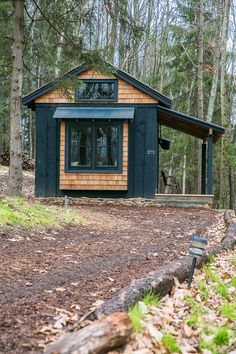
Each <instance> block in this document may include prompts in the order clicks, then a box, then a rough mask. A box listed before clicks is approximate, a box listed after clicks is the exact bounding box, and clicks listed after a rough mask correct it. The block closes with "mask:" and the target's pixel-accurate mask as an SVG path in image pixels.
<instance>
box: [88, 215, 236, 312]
mask: <svg viewBox="0 0 236 354" xmlns="http://www.w3.org/2000/svg"><path fill="white" fill-rule="evenodd" d="M224 219H225V222H226V226H227V229H226V232H225V235H224V237H223V238H222V240H221V243H220V244H219V245H217V246H214V247H211V248H209V249H208V254H207V255H206V256H205V257H203V259H202V260H201V261H200V262H198V267H200V266H201V265H202V264H203V263H206V262H207V261H208V260H209V257H210V256H211V255H216V254H219V253H221V252H223V251H226V250H230V249H232V248H234V246H235V244H236V222H235V220H232V219H231V216H230V213H229V212H225V218H224ZM191 264H192V258H191V257H190V256H185V257H183V258H182V259H181V260H179V261H176V262H172V263H170V264H169V265H168V268H167V266H162V267H159V268H158V269H157V270H155V271H152V272H150V273H148V274H147V275H146V276H145V277H143V278H140V279H135V280H133V281H132V282H131V284H130V285H129V286H126V287H125V288H123V289H122V290H120V291H119V292H118V294H116V295H115V296H114V297H112V298H111V299H109V300H107V301H106V302H104V303H103V304H102V305H101V306H99V307H98V308H97V310H96V312H95V313H94V316H95V318H98V317H99V316H100V315H101V313H102V314H104V315H109V314H111V313H114V312H127V311H128V310H129V308H130V307H131V306H134V305H135V304H136V303H137V302H138V301H139V300H141V299H142V298H143V297H144V295H145V294H147V293H148V292H149V291H153V292H155V293H157V294H158V295H159V296H160V297H163V296H165V295H166V294H168V293H169V292H170V291H171V289H172V287H173V286H174V278H177V279H178V281H179V282H184V281H185V280H187V279H188V277H189V273H190V269H191Z"/></svg>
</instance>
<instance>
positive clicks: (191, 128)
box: [157, 106, 225, 142]
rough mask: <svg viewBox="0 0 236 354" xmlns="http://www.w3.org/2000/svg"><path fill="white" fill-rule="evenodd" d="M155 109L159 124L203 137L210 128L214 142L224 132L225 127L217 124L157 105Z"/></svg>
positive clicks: (207, 133)
mask: <svg viewBox="0 0 236 354" xmlns="http://www.w3.org/2000/svg"><path fill="white" fill-rule="evenodd" d="M157 110H158V117H159V122H160V124H162V125H164V126H167V127H169V128H172V129H175V130H178V131H180V132H182V133H185V134H189V135H192V136H195V137H196V138H199V139H205V138H206V137H207V136H208V135H209V129H211V130H212V135H213V141H214V142H216V141H217V140H218V139H219V138H220V137H221V135H222V134H224V131H225V129H224V128H223V127H221V126H219V125H216V124H212V123H208V122H206V121H204V120H201V119H197V118H194V117H191V116H188V115H187V114H184V113H180V112H177V111H174V110H173V109H169V108H165V107H160V106H158V107H157Z"/></svg>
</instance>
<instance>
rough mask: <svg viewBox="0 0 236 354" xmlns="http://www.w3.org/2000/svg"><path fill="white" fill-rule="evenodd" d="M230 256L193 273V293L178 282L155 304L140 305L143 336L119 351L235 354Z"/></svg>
mask: <svg viewBox="0 0 236 354" xmlns="http://www.w3.org/2000/svg"><path fill="white" fill-rule="evenodd" d="M233 257H234V253H233V252H231V253H230V252H229V253H224V254H221V255H219V256H218V257H217V258H216V259H215V261H214V263H213V264H210V265H208V266H207V267H204V268H203V269H202V270H201V271H198V272H196V273H195V277H194V281H193V284H192V289H191V290H189V289H188V288H187V284H179V282H178V281H177V280H175V287H174V288H173V290H172V292H171V294H170V295H167V296H165V297H164V298H163V299H162V300H161V302H160V306H159V307H156V306H154V305H151V306H146V305H145V304H144V302H140V303H139V311H141V315H140V323H141V328H142V333H135V334H134V336H133V337H132V339H131V340H130V342H129V343H128V344H127V345H126V347H125V348H124V349H123V351H119V353H123V354H134V353H136V354H137V353H141V354H143V353H158V354H159V353H160V354H162V353H163V354H166V353H182V354H190V353H202V354H213V353H217V354H218V353H231V354H236V325H235V323H236V322H235V320H234V319H236V317H235V316H236V296H235V294H236V290H235V288H236V286H235V283H234V281H233V279H235V271H236V264H234V261H232V259H233Z"/></svg>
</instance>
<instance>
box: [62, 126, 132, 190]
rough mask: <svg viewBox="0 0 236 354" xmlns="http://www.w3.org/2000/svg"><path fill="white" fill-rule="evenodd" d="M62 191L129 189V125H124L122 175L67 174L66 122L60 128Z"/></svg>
mask: <svg viewBox="0 0 236 354" xmlns="http://www.w3.org/2000/svg"><path fill="white" fill-rule="evenodd" d="M60 132H61V134H60V189H61V190H100V191H101V190H113V191H125V190H127V189H128V123H127V122H124V123H123V148H122V155H123V157H122V173H94V172H93V173H83V172H81V173H79V172H68V173H66V172H65V144H66V131H65V122H64V121H62V122H61V127H60Z"/></svg>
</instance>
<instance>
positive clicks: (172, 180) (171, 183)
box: [161, 171, 181, 193]
mask: <svg viewBox="0 0 236 354" xmlns="http://www.w3.org/2000/svg"><path fill="white" fill-rule="evenodd" d="M161 175H162V178H163V181H164V184H165V186H166V187H174V188H175V190H176V193H181V188H180V184H179V181H178V179H177V178H176V177H174V176H167V175H166V174H165V172H164V171H161Z"/></svg>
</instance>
